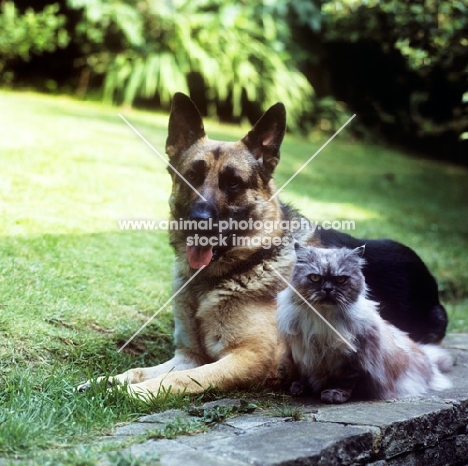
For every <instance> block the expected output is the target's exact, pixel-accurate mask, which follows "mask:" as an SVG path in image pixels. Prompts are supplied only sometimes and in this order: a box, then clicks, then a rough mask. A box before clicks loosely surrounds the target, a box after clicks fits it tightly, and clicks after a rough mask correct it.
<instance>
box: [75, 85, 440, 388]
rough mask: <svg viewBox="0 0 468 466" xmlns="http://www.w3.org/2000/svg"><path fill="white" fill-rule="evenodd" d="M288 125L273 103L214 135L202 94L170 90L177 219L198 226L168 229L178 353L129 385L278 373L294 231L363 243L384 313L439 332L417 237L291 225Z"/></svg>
mask: <svg viewBox="0 0 468 466" xmlns="http://www.w3.org/2000/svg"><path fill="white" fill-rule="evenodd" d="M285 130H286V111H285V108H284V105H283V104H281V103H277V104H275V105H273V106H272V107H271V108H270V109H269V110H268V111H267V112H266V113H265V114H264V115H263V116H262V117H261V118H260V120H259V121H258V122H257V123H256V124H255V126H254V128H253V129H252V130H251V131H250V132H249V133H248V134H247V135H246V136H245V137H244V138H243V139H241V140H240V141H238V142H223V141H215V140H211V139H209V138H208V137H207V136H206V134H205V130H204V126H203V120H202V117H201V115H200V113H199V111H198V109H197V108H196V106H195V104H194V103H193V102H192V101H191V100H190V98H189V97H187V96H186V95H184V94H181V93H177V94H175V96H174V99H173V103H172V110H171V114H170V118H169V134H168V138H167V142H166V152H167V154H168V156H169V168H168V170H169V173H170V174H171V177H172V183H173V185H172V193H171V196H170V200H169V204H170V211H171V219H172V220H173V221H175V222H185V221H189V222H192V223H190V225H191V226H192V228H191V229H175V228H174V229H171V230H170V242H171V245H172V246H173V248H174V250H175V255H176V264H175V269H176V270H175V281H174V291H177V290H179V289H181V288H182V290H181V291H179V292H178V294H177V295H176V297H175V298H174V319H175V334H174V339H175V348H176V349H175V355H174V357H173V358H172V359H171V360H169V361H167V362H165V363H164V364H161V365H158V366H155V367H150V368H139V369H130V370H128V371H127V372H124V373H123V374H120V375H117V376H115V377H114V378H112V379H111V381H115V382H118V383H122V382H127V383H128V384H129V385H128V390H129V392H130V393H132V394H147V393H148V392H150V393H152V394H153V395H157V394H158V393H159V392H160V391H161V390H162V391H171V392H174V393H175V392H178V391H184V390H185V391H187V392H188V393H200V392H202V391H204V390H206V389H208V388H209V387H218V388H219V389H221V390H224V391H229V390H232V389H237V388H245V387H247V386H252V385H259V384H265V383H267V384H268V383H275V382H277V380H278V362H279V359H280V356H281V354H282V352H283V345H282V342H281V341H280V339H279V336H278V331H277V327H276V308H277V304H276V297H277V293H278V292H279V291H280V290H282V289H284V288H285V287H286V286H287V282H288V281H289V280H290V278H291V275H292V271H293V267H294V264H295V260H296V256H295V250H294V243H295V242H296V241H298V242H301V243H302V244H313V245H315V246H322V247H343V246H345V247H349V248H355V247H357V246H360V245H362V244H366V247H365V255H364V258H365V260H366V263H367V265H366V268H365V270H364V274H365V278H366V281H367V284H368V286H369V288H370V294H371V297H372V299H374V300H376V301H378V302H380V303H381V314H382V316H383V317H384V318H385V319H387V320H389V321H390V322H392V323H393V324H395V325H396V326H398V327H399V328H400V329H402V330H404V331H405V332H408V333H409V334H410V336H411V337H412V338H413V339H414V340H416V341H420V342H425V343H429V342H439V341H440V340H441V339H442V338H443V337H444V335H445V329H446V325H447V315H446V312H445V310H444V308H443V307H442V306H441V305H440V303H439V298H438V290H437V284H436V282H435V279H434V278H433V277H432V275H431V274H430V273H429V271H428V269H427V268H426V266H425V265H424V263H423V262H422V261H421V259H420V258H419V257H418V256H417V255H416V254H415V253H414V252H413V251H412V250H411V249H409V248H407V247H405V246H403V245H401V244H398V243H395V242H393V241H390V240H359V239H355V238H353V237H351V236H349V235H346V234H343V233H340V232H337V231H333V230H323V229H322V230H318V229H316V230H314V229H313V228H305V229H304V228H292V227H291V224H292V223H293V221H296V225H297V222H299V221H301V222H302V223H301V224H302V225H304V223H303V222H304V220H305V219H304V218H303V217H301V216H300V215H299V214H298V213H297V212H296V211H295V210H294V209H292V208H291V207H288V206H286V205H284V204H281V203H280V202H279V201H278V199H277V197H272V196H273V195H274V194H275V192H276V188H275V185H274V183H273V180H272V176H273V172H274V170H275V167H276V166H277V164H278V162H279V159H280V146H281V143H282V140H283V137H284V133H285ZM242 221H244V222H243V224H242ZM258 222H262V225H263V227H262V226H258V225H259V223H258ZM221 224H222V225H223V226H224V228H222V229H221V228H220V225H221ZM306 224H307V221H306ZM265 225H268V228H267V227H265ZM309 226H312V225H311V224H309ZM239 239H242V242H241V241H239ZM284 280H286V282H285V281H284ZM184 285H185V286H184ZM85 386H86V384H85V385H83V386H82V387H85Z"/></svg>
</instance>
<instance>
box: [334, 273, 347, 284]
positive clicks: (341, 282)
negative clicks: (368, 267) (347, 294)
mask: <svg viewBox="0 0 468 466" xmlns="http://www.w3.org/2000/svg"><path fill="white" fill-rule="evenodd" d="M347 279H348V277H345V276H344V275H340V276H339V277H336V278H335V281H336V283H338V284H339V285H342V284H343V283H344V282H345V281H346V280H347Z"/></svg>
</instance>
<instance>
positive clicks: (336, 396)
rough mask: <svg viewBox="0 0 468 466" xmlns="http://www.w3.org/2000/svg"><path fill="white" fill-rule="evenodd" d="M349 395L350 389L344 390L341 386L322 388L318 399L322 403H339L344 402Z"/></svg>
mask: <svg viewBox="0 0 468 466" xmlns="http://www.w3.org/2000/svg"><path fill="white" fill-rule="evenodd" d="M350 397H351V391H350V390H344V389H343V388H328V389H327V390H323V392H322V394H321V396H320V400H321V401H322V403H331V404H340V403H346V402H347V401H348V400H349V399H350Z"/></svg>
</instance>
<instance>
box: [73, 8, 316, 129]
mask: <svg viewBox="0 0 468 466" xmlns="http://www.w3.org/2000/svg"><path fill="white" fill-rule="evenodd" d="M68 3H69V5H70V6H72V7H74V8H83V9H84V15H83V19H82V22H81V24H80V25H79V32H80V34H82V36H83V37H84V38H85V42H86V43H87V44H88V45H87V46H86V47H88V50H89V52H88V53H87V63H88V65H89V66H90V67H91V68H92V70H93V71H94V72H95V73H102V74H104V76H105V80H104V98H105V99H106V100H109V101H117V102H123V103H125V104H132V103H133V102H134V101H135V99H136V98H137V97H144V98H151V97H153V96H155V95H157V96H158V97H159V99H160V101H161V102H162V103H163V104H167V103H168V102H169V101H170V99H171V97H172V95H173V93H174V92H176V91H182V92H186V93H188V92H189V84H190V82H189V81H190V78H193V76H194V75H196V76H198V77H199V78H201V81H202V85H201V88H202V91H203V92H204V93H205V98H206V101H207V102H208V108H207V110H208V113H211V114H214V113H215V112H216V107H215V104H216V103H217V102H229V103H230V105H231V106H232V114H233V115H234V116H240V115H241V113H242V109H243V105H244V104H245V102H266V104H271V103H274V102H276V101H277V100H281V101H282V102H283V103H284V104H285V105H286V107H287V108H288V110H289V115H290V123H291V125H292V126H297V125H298V124H299V122H300V120H301V117H302V116H303V115H304V114H305V113H306V112H308V111H309V110H310V108H311V98H312V94H313V91H312V87H311V86H310V84H309V83H308V81H307V79H306V78H305V77H304V75H303V74H302V73H301V72H300V71H299V70H298V69H297V68H296V67H295V62H294V59H293V57H292V55H291V53H290V51H289V49H288V45H290V43H291V37H290V29H289V27H288V23H287V20H286V17H287V8H286V3H287V2H285V1H281V2H269V1H265V2H257V1H255V0H246V1H244V2H242V4H238V3H236V2H232V1H229V0H188V1H187V0H172V1H168V2H154V1H150V0H143V1H140V2H138V3H136V4H135V3H134V2H128V1H127V2H125V1H110V0H68Z"/></svg>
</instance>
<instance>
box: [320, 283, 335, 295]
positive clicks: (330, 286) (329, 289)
mask: <svg viewBox="0 0 468 466" xmlns="http://www.w3.org/2000/svg"><path fill="white" fill-rule="evenodd" d="M322 290H323V291H325V293H327V294H330V293H331V292H332V291H333V286H332V285H329V284H328V283H325V285H324V286H323V288H322Z"/></svg>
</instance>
